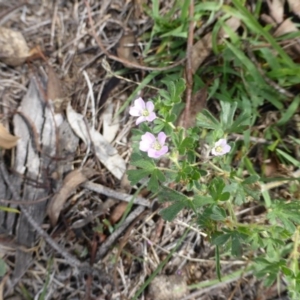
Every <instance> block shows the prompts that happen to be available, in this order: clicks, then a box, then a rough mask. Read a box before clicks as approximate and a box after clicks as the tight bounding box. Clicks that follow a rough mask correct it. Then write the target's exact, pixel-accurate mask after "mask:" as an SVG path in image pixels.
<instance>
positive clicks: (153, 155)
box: [148, 146, 168, 158]
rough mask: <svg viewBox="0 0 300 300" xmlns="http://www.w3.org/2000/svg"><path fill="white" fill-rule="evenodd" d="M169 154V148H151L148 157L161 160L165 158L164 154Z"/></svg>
mask: <svg viewBox="0 0 300 300" xmlns="http://www.w3.org/2000/svg"><path fill="white" fill-rule="evenodd" d="M167 152H168V147H167V146H164V147H162V148H161V149H160V150H155V149H153V148H150V149H149V150H148V156H149V157H151V158H159V157H161V156H163V155H164V154H166V153H167Z"/></svg>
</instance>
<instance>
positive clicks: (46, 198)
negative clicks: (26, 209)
mask: <svg viewBox="0 0 300 300" xmlns="http://www.w3.org/2000/svg"><path fill="white" fill-rule="evenodd" d="M49 198H50V196H47V197H43V198H41V199H37V200H20V201H18V200H7V199H0V202H2V203H5V204H17V205H31V204H36V203H40V202H44V201H46V200H48V199H49Z"/></svg>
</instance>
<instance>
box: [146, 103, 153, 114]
mask: <svg viewBox="0 0 300 300" xmlns="http://www.w3.org/2000/svg"><path fill="white" fill-rule="evenodd" d="M146 108H147V110H148V112H149V113H150V112H152V111H153V110H154V104H153V102H152V101H148V102H147V103H146Z"/></svg>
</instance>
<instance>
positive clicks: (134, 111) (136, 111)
mask: <svg viewBox="0 0 300 300" xmlns="http://www.w3.org/2000/svg"><path fill="white" fill-rule="evenodd" d="M129 114H130V115H131V116H133V117H139V116H140V115H141V111H140V110H139V109H138V108H136V107H135V106H132V107H130V109H129Z"/></svg>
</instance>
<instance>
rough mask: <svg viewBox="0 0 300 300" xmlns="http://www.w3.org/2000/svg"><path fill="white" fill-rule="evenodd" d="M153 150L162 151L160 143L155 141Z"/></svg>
mask: <svg viewBox="0 0 300 300" xmlns="http://www.w3.org/2000/svg"><path fill="white" fill-rule="evenodd" d="M151 148H153V149H155V150H160V149H161V148H162V146H161V144H160V143H159V142H158V141H155V142H154V143H153V144H152V146H151Z"/></svg>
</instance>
